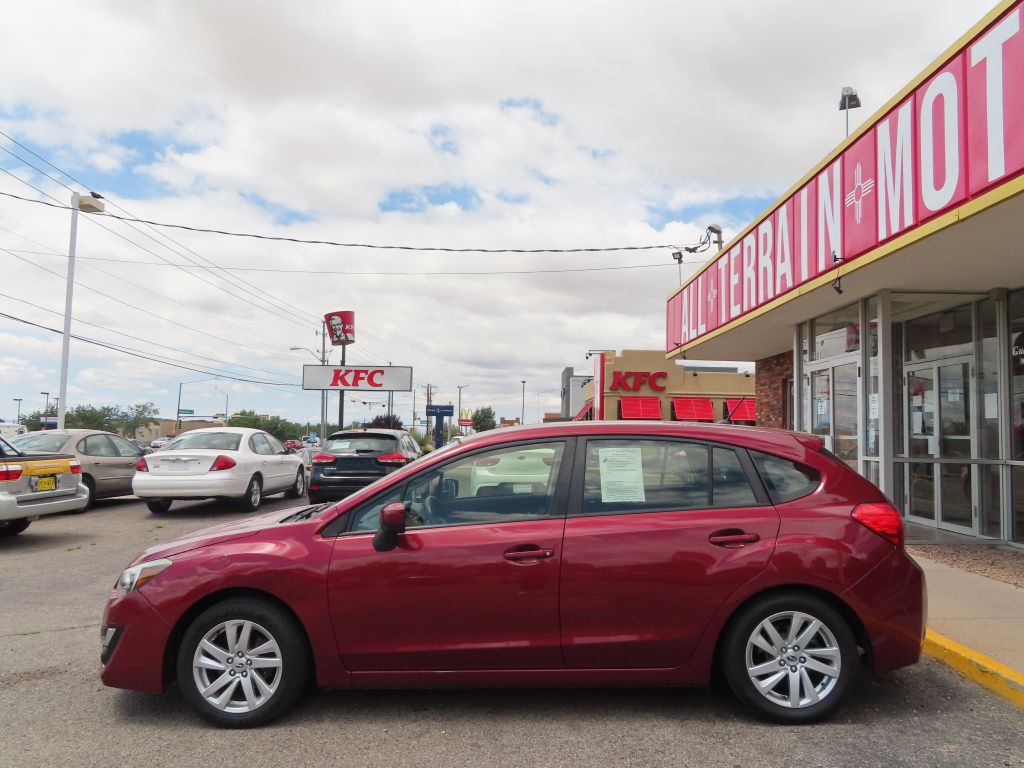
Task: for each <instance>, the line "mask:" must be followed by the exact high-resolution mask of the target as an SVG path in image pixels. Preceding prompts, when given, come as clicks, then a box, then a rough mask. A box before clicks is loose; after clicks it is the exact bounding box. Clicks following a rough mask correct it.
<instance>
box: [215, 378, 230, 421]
mask: <svg viewBox="0 0 1024 768" xmlns="http://www.w3.org/2000/svg"><path fill="white" fill-rule="evenodd" d="M214 389H216V390H217V391H218V392H220V393H221V394H222V395H224V426H225V427H226V426H227V425H228V416H229V415H230V414H231V412H230V411H229V410H228V403H229V402H230V400H229V399H228V393H227V392H225V391H224V390H223V389H221V388H220V387H218V386H214Z"/></svg>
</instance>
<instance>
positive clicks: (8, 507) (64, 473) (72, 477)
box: [0, 437, 89, 536]
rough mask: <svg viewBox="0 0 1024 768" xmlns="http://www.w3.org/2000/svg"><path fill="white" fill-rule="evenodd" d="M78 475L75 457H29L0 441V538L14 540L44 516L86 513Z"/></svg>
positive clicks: (78, 464)
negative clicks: (11, 538) (14, 537)
mask: <svg viewBox="0 0 1024 768" xmlns="http://www.w3.org/2000/svg"><path fill="white" fill-rule="evenodd" d="M81 473H82V465H81V464H80V463H79V462H78V459H76V458H75V457H74V456H69V455H67V454H62V453H39V454H34V455H29V454H26V453H22V452H21V451H19V450H18V449H17V448H15V447H14V446H13V445H11V444H10V443H9V442H8V441H6V440H4V439H3V438H2V437H0V536H15V535H17V534H19V533H21V532H22V531H24V530H25V529H26V528H28V527H29V525H31V523H32V521H33V520H37V519H38V518H40V517H42V516H43V515H53V514H56V513H58V512H80V511H81V510H83V509H85V506H86V504H88V503H89V495H88V491H87V490H86V489H85V487H84V486H83V485H82V484H81V483H80V482H79V478H80V477H81Z"/></svg>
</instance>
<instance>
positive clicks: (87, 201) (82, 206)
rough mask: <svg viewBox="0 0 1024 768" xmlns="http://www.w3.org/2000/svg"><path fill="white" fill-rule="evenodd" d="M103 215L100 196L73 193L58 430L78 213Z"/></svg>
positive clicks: (61, 422) (65, 376)
mask: <svg viewBox="0 0 1024 768" xmlns="http://www.w3.org/2000/svg"><path fill="white" fill-rule="evenodd" d="M79 210H83V211H86V212H87V213H101V212H102V211H103V203H102V202H100V200H99V196H98V195H79V194H78V193H77V192H72V193H71V238H70V240H69V242H68V277H67V287H66V289H65V292H64V339H63V341H62V343H61V349H60V392H59V393H58V395H57V398H58V410H57V429H64V412H65V410H66V409H67V396H68V358H69V356H70V353H71V304H72V301H73V299H74V295H75V247H76V245H77V242H78V211H79Z"/></svg>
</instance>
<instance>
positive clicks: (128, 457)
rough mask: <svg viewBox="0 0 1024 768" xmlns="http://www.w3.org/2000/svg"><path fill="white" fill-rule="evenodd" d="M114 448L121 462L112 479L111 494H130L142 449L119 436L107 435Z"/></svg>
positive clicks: (116, 467) (116, 466)
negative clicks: (136, 464) (136, 463)
mask: <svg viewBox="0 0 1024 768" xmlns="http://www.w3.org/2000/svg"><path fill="white" fill-rule="evenodd" d="M107 439H108V440H110V442H111V443H112V444H113V446H114V451H115V452H116V453H117V457H118V458H119V459H120V461H119V462H118V463H117V464H116V465H115V471H114V473H113V475H114V476H113V477H112V478H111V485H112V489H111V493H117V494H128V493H131V492H132V478H133V477H135V462H137V461H138V460H139V456H141V455H142V449H141V448H139V447H138V446H137V445H135V444H134V443H132V442H129V441H128V440H125V439H124V438H123V437H118V436H117V435H107Z"/></svg>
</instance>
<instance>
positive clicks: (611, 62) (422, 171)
mask: <svg viewBox="0 0 1024 768" xmlns="http://www.w3.org/2000/svg"><path fill="white" fill-rule="evenodd" d="M990 7H991V3H990V2H985V1H984V0H983V1H982V2H976V1H974V0H900V2H897V3H894V2H892V1H891V0H857V1H856V2H853V1H852V0H836V1H835V2H829V3H822V2H820V1H819V0H802V1H797V0H775V1H773V2H768V1H767V0H765V1H764V2H756V3H752V2H740V1H739V0H728V1H725V2H713V3H712V2H693V1H690V0H686V1H683V0H665V1H658V2H655V1H653V0H652V1H651V2H644V1H641V2H634V3H612V2H575V1H571V2H570V1H567V2H559V3H551V2H532V1H530V0H516V2H475V3H474V2H429V3H423V2H404V3H399V2H378V3H355V2H348V3H346V2H312V1H309V2H302V3H293V4H282V3H270V2H263V0H246V2H240V1H239V2H223V1H220V0H213V1H211V2H202V3H181V2H170V1H169V0H151V1H150V2H145V3H124V2H92V3H65V2H47V1H46V0H34V2H32V3H19V4H17V5H16V6H12V7H11V8H10V9H8V12H7V13H6V14H5V24H4V25H2V26H0V51H2V54H0V56H2V57H3V58H4V59H5V61H4V66H3V67H2V69H0V71H2V72H3V73H4V74H3V75H2V76H0V77H2V80H3V82H2V86H3V87H0V130H2V131H3V133H5V134H7V135H9V136H10V137H11V138H12V139H15V140H16V141H17V142H20V144H22V145H24V148H23V147H22V146H18V145H17V144H15V143H12V142H11V141H9V140H8V139H5V138H3V137H0V147H2V148H3V149H4V150H6V151H3V152H0V155H2V156H0V169H2V170H3V171H4V173H0V192H9V193H14V194H17V195H21V196H25V197H29V198H32V199H41V200H51V199H56V200H57V201H59V202H60V203H62V204H65V205H66V204H67V203H68V202H69V201H70V194H71V189H75V190H84V189H86V188H88V189H92V190H94V191H96V192H99V193H100V194H102V195H104V196H105V197H106V198H107V199H108V201H109V202H108V210H109V211H112V212H122V213H123V212H124V211H128V212H130V214H131V215H133V216H135V217H139V218H144V219H152V220H155V221H161V222H173V223H180V224H187V225H191V226H196V227H206V228H216V229H225V230H236V231H246V232H255V233H262V234H267V235H283V236H290V237H298V238H307V239H326V240H334V241H343V242H357V243H373V244H392V245H410V246H443V247H450V248H573V247H606V246H622V245H663V244H677V245H685V244H689V243H694V242H696V241H697V240H698V239H699V237H700V234H701V233H702V231H703V230H704V228H705V227H706V226H707V224H708V223H711V222H720V223H721V224H722V225H723V227H724V229H725V234H726V238H727V239H728V237H729V236H730V235H732V234H734V233H735V232H736V231H738V230H739V229H741V228H742V227H743V226H744V225H745V224H746V223H748V222H749V221H750V220H751V219H753V218H754V217H756V216H757V214H759V213H760V212H761V211H762V210H763V209H764V208H765V207H766V206H767V205H768V204H770V203H771V202H772V200H773V199H774V198H775V197H776V196H777V195H778V194H780V193H781V192H783V191H784V190H785V189H787V188H788V187H789V186H790V185H791V184H792V183H793V182H794V181H796V180H797V179H798V178H799V177H800V176H801V175H802V174H803V173H804V172H805V171H806V170H808V169H809V168H810V167H811V166H812V165H813V164H814V163H815V162H817V161H818V160H819V159H820V158H821V157H822V156H823V155H825V154H826V153H827V152H828V151H829V150H830V149H832V148H833V147H834V146H835V145H836V144H837V143H838V142H839V141H840V140H841V139H842V138H843V132H844V127H843V119H842V115H841V113H839V112H838V111H837V103H838V98H839V91H840V88H841V86H844V85H853V86H855V87H856V88H857V89H858V91H859V92H860V94H861V97H862V100H863V103H864V108H862V109H860V110H858V111H856V112H854V113H853V114H852V124H851V127H852V126H853V125H854V124H859V122H860V121H861V120H864V119H866V118H868V117H869V116H870V115H871V114H872V113H873V112H874V110H875V109H876V108H878V107H879V106H881V104H883V103H884V102H885V101H886V100H887V99H888V98H889V97H891V96H892V95H893V94H894V93H895V92H896V91H897V90H899V89H900V88H901V87H902V86H903V85H904V84H906V82H907V81H909V80H910V79H911V78H912V77H914V76H915V75H916V74H917V73H918V72H919V71H920V70H921V69H923V68H924V67H925V66H926V65H927V64H929V63H930V62H931V60H932V59H933V58H934V57H935V56H937V55H938V54H939V53H941V52H942V51H943V50H944V49H945V48H946V47H947V46H948V45H949V44H951V43H952V42H954V41H955V40H956V39H957V38H958V37H959V36H960V35H961V34H963V33H964V32H965V31H966V30H967V29H968V28H969V27H970V26H971V25H972V24H973V23H974V22H976V21H977V20H978V19H979V18H981V16H983V15H984V13H985V12H986V11H987V10H988V9H989V8H990ZM26 148H27V149H26ZM11 153H13V155H12V154H11ZM32 153H36V154H37V155H39V156H41V157H42V158H45V159H46V160H47V161H49V162H51V163H53V165H54V166H56V168H58V169H60V170H59V171H57V170H55V169H54V168H53V167H51V166H48V165H46V164H45V163H44V162H43V161H42V160H40V159H39V157H36V156H34V155H33V154H32ZM14 155H17V156H18V157H15V156H14ZM19 158H20V159H19ZM26 162H27V163H30V164H31V165H35V166H37V168H38V169H39V170H36V169H33V168H31V167H29V165H27V164H26ZM40 171H45V172H46V173H47V174H48V175H49V176H50V177H52V178H48V177H47V175H44V174H43V173H41V172H40ZM65 174H66V175H65ZM72 178H73V179H76V180H77V183H76V182H75V181H72ZM29 185H31V186H29ZM65 185H66V186H65ZM33 187H35V188H36V189H34V188H33ZM69 187H70V188H71V189H69ZM112 204H116V205H117V206H120V208H121V210H120V211H119V210H118V209H116V208H114V206H113V205H112ZM69 221H70V215H69V213H68V211H66V210H59V209H54V208H48V207H45V206H41V205H36V204H31V203H27V202H22V201H19V200H15V199H12V198H9V197H0V249H2V250H0V312H2V313H4V314H5V315H9V316H13V317H16V318H20V319H22V320H28V321H31V322H33V323H36V324H38V325H40V326H45V327H47V328H60V327H61V324H62V322H63V319H62V315H63V305H64V301H63V299H64V285H65V283H64V274H65V269H66V266H67V259H66V256H65V254H66V253H67V248H68V235H69ZM78 256H79V257H80V260H79V262H78V267H77V273H76V280H77V282H78V283H79V284H78V285H77V286H76V288H75V304H74V311H73V317H74V326H73V332H74V333H76V334H78V335H80V336H83V337H87V338H89V339H93V340H96V341H100V342H103V343H104V344H109V345H114V346H117V347H119V348H121V349H122V350H134V351H137V352H141V353H143V354H145V355H146V357H148V358H154V359H148V360H147V359H144V358H142V357H138V356H136V355H134V354H132V353H130V352H129V353H126V352H124V351H113V350H111V349H108V348H105V347H102V346H97V345H93V344H87V343H84V342H80V341H73V342H72V345H71V355H72V366H71V377H70V385H69V396H68V399H69V404H70V405H75V404H80V403H91V404H94V405H100V404H109V403H122V404H125V403H130V402H136V401H145V400H152V401H153V402H155V403H156V404H157V406H158V407H159V409H160V411H161V414H162V415H165V416H168V417H170V416H172V415H173V413H174V408H175V402H176V398H177V394H178V385H179V383H180V382H193V383H186V384H185V385H184V388H183V391H184V393H185V394H184V398H183V402H182V406H183V407H185V408H191V409H193V410H195V412H196V413H197V414H205V413H213V412H215V411H221V410H223V407H224V401H225V394H224V393H226V394H227V396H228V397H229V398H230V408H231V410H232V411H234V410H237V409H240V408H253V409H255V410H257V411H258V412H260V413H275V414H279V415H282V416H284V417H287V418H290V419H294V420H300V421H306V420H310V421H317V420H318V414H319V396H318V395H317V394H314V393H309V392H302V391H301V390H300V389H299V388H298V387H296V386H295V384H296V383H297V382H298V381H299V373H300V370H301V366H302V364H303V363H310V362H314V361H313V358H312V356H310V355H309V353H307V352H292V351H290V350H289V348H290V347H295V346H303V347H310V348H314V347H315V348H317V349H318V348H319V341H318V338H317V336H316V335H315V334H316V331H317V327H318V326H317V320H316V318H317V317H318V316H320V315H322V313H323V312H325V311H328V310H334V309H352V310H354V311H355V312H356V333H357V339H358V341H357V343H356V344H355V345H354V346H353V347H351V348H350V350H349V355H348V361H349V362H350V363H352V362H355V363H379V362H381V361H384V360H387V361H392V362H394V363H395V364H401V365H411V366H413V369H414V379H415V382H416V384H417V385H418V386H419V387H421V389H420V394H421V395H422V386H423V385H424V384H428V383H430V384H434V385H436V386H437V388H438V398H439V400H440V401H442V402H447V401H449V400H451V401H454V400H455V398H456V391H457V390H456V386H457V385H460V384H463V385H468V389H466V390H464V394H463V399H464V405H467V404H468V405H470V406H473V407H475V406H478V405H492V406H494V408H495V410H496V411H497V412H498V413H499V414H501V415H506V416H514V415H518V413H519V410H520V407H521V403H520V398H521V384H520V382H521V381H522V380H523V379H526V382H527V383H526V393H527V394H526V416H527V421H533V420H536V418H537V414H538V410H540V411H545V410H557V408H558V387H559V376H560V372H561V370H562V368H563V367H565V366H572V365H574V366H576V367H577V368H579V369H588V368H589V365H590V364H589V363H588V362H587V361H586V360H585V359H584V355H585V353H586V351H587V350H588V349H592V348H604V349H624V348H661V347H662V346H663V344H664V321H663V315H664V299H665V297H666V295H667V294H668V293H669V292H670V291H671V290H672V288H673V287H674V286H676V285H677V284H678V282H679V271H678V268H677V266H676V265H675V263H674V262H673V261H672V258H671V250H670V249H660V250H649V251H632V252H631V251H621V252H605V253H585V254H538V255H513V254H445V253H438V252H417V251H394V250H370V249H364V248H334V247H328V246H320V245H299V244H291V243H280V242H265V241H259V240H252V239H237V238H229V237H223V236H218V235H210V234H197V233H191V232H186V231H180V230H165V229H150V228H147V227H144V226H140V225H128V224H125V223H123V222H120V221H117V220H112V219H97V218H95V217H88V216H84V217H83V220H82V221H81V222H80V226H79V238H78ZM624 266H630V267H635V268H631V269H606V270H602V271H579V270H596V269H597V268H606V267H624ZM693 268H695V265H694V266H691V267H685V268H684V270H685V271H684V275H685V274H688V273H689V270H691V269H693ZM552 270H577V271H561V272H559V271H552ZM497 272H504V273H505V274H494V273H497ZM452 273H462V274H452ZM465 273H485V274H465ZM486 273H491V274H486ZM509 273H512V274H509ZM333 359H337V354H336V355H335V357H334V358H333ZM158 360H163V361H165V362H158ZM166 363H174V365H169V364H166ZM175 366H182V367H175ZM188 369H193V370H188ZM59 370H60V337H59V335H57V334H54V333H51V332H49V331H46V330H42V329H39V328H35V327H32V326H28V325H25V324H24V323H22V322H17V321H15V320H11V319H8V318H5V317H0V418H5V419H7V420H13V418H14V416H15V404H14V402H13V398H16V397H20V398H23V404H22V409H23V411H30V410H35V409H38V408H41V407H42V405H43V402H44V400H45V398H44V396H43V395H41V394H39V393H40V392H45V391H49V392H51V393H53V394H56V392H57V388H58V380H59ZM218 373H219V374H221V375H222V377H221V379H220V380H219V381H218V380H214V379H213V378H212V377H213V376H214V375H215V374H218ZM229 376H230V377H234V378H228V377H229ZM200 379H205V381H198V380H200ZM236 379H249V380H254V381H258V382H261V383H252V382H251V381H250V382H246V381H238V380H236ZM266 382H271V383H266ZM280 384H283V385H284V386H280ZM360 399H366V400H379V398H377V397H372V396H367V397H365V398H360ZM396 403H397V408H398V412H399V415H401V416H402V417H403V418H404V419H405V420H406V421H407V422H408V420H409V418H410V417H411V412H412V405H413V402H412V396H411V394H410V393H399V394H397V395H396ZM422 403H423V400H422V397H421V396H418V400H417V405H418V410H419V411H420V412H421V413H422ZM380 412H382V411H381V407H380V405H379V404H378V403H376V402H375V403H372V404H370V405H364V404H362V403H349V404H348V405H347V411H346V415H347V417H348V418H366V417H367V416H370V415H373V414H375V413H380Z"/></svg>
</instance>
